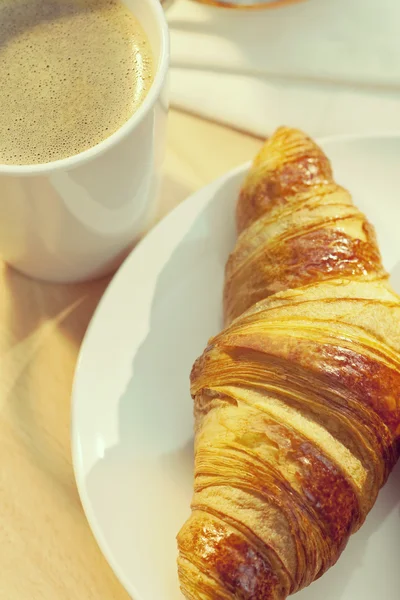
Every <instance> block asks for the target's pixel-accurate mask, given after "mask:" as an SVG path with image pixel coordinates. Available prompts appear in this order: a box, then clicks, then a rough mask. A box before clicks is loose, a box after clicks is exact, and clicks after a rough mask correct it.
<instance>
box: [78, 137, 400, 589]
mask: <svg viewBox="0 0 400 600" xmlns="http://www.w3.org/2000/svg"><path fill="white" fill-rule="evenodd" d="M378 139H385V140H387V139H398V140H399V142H400V130H396V131H390V132H388V131H379V130H378V131H372V132H368V133H362V134H346V133H341V134H335V135H328V136H323V137H316V138H315V141H316V142H317V144H319V145H321V146H325V145H330V144H334V143H337V142H344V143H347V142H354V141H362V140H378ZM251 164H252V160H249V161H247V162H244V163H242V164H240V165H239V166H237V167H235V168H233V169H230V170H228V171H226V172H225V173H224V174H223V175H221V176H219V177H217V178H215V179H213V180H212V181H211V182H210V183H208V184H206V185H204V186H201V187H200V188H198V189H197V190H195V191H194V192H192V193H191V194H189V195H188V196H187V197H186V198H185V200H183V201H182V202H181V203H180V204H178V205H177V206H176V207H175V208H174V209H173V210H171V211H170V212H169V213H168V214H167V215H165V216H164V217H163V218H162V219H161V220H160V221H159V222H158V223H156V224H155V225H154V227H153V228H152V229H151V230H150V231H149V232H148V233H147V234H146V235H145V236H144V237H143V238H142V239H141V240H140V241H139V242H138V243H137V244H136V246H135V247H134V248H133V250H132V251H131V252H130V253H129V255H128V256H127V257H126V259H125V260H124V262H123V263H122V265H121V266H120V267H119V269H118V270H117V271H116V273H115V274H114V275H113V277H112V278H111V280H110V282H109V284H108V285H107V287H106V289H105V291H104V293H103V295H102V297H101V298H100V301H99V303H98V304H97V306H96V308H95V310H94V312H93V315H92V317H91V319H90V322H89V325H88V327H87V329H86V332H85V334H84V336H83V339H82V342H81V345H80V348H79V352H78V357H77V361H76V365H75V370H74V376H73V382H72V388H71V396H70V398H71V415H70V447H71V458H72V468H73V473H74V479H75V483H76V487H77V490H78V495H79V498H80V502H81V505H82V508H83V512H84V515H85V518H86V520H87V522H88V525H89V528H90V529H91V531H92V533H93V536H94V538H95V541H96V543H97V545H98V546H99V549H100V551H101V553H102V554H103V556H104V558H105V560H106V561H107V562H108V564H109V566H110V567H111V569H112V570H113V572H114V575H115V576H116V578H117V579H118V580H119V582H120V583H121V585H122V586H123V587H124V589H125V591H126V592H127V593H128V594H129V596H130V597H132V598H133V599H134V600H143V598H142V596H141V595H140V594H139V592H138V591H137V590H136V589H135V586H134V585H132V583H131V582H130V581H128V579H127V577H126V576H125V573H124V572H123V569H121V568H120V567H119V565H118V562H117V560H116V559H115V558H114V553H113V552H112V551H111V549H110V547H109V545H108V543H107V541H106V539H105V537H104V534H103V531H102V528H101V526H100V524H99V522H98V519H97V517H96V514H95V511H94V509H93V507H92V504H91V502H90V500H89V497H88V494H87V491H86V486H85V485H84V475H83V468H82V464H81V459H80V456H79V455H80V449H79V432H78V426H77V418H76V412H77V410H78V409H77V406H78V396H79V394H78V387H79V384H80V378H81V376H82V371H83V368H84V361H85V358H86V354H87V351H88V347H89V344H90V338H91V335H92V331H93V330H94V329H95V327H97V322H98V320H99V316H100V315H101V313H102V311H103V307H104V306H105V305H106V304H107V303H108V301H109V298H110V297H111V296H112V294H114V289H115V288H116V287H117V286H118V283H119V281H120V280H122V279H123V278H124V277H125V273H127V272H129V268H130V264H131V262H132V261H134V260H135V258H134V257H135V254H136V253H137V252H138V251H139V250H140V251H143V247H146V245H148V244H150V243H151V241H152V240H153V238H154V237H156V236H157V235H158V233H159V231H162V230H163V229H165V228H167V227H168V225H169V222H170V221H173V220H176V219H179V215H180V213H181V212H184V211H185V210H188V207H190V206H192V205H195V204H196V202H198V201H199V197H201V196H202V195H203V194H204V193H207V191H208V190H209V189H210V188H213V187H219V185H220V184H222V182H223V181H227V180H230V179H232V178H234V177H236V176H238V175H240V174H243V175H244V174H245V173H246V171H248V170H249V168H250V166H251Z"/></svg>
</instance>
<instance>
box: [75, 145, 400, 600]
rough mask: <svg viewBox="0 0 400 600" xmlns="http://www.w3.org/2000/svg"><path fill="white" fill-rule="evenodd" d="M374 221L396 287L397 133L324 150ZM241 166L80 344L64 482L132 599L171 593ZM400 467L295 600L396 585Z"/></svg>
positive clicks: (166, 234)
mask: <svg viewBox="0 0 400 600" xmlns="http://www.w3.org/2000/svg"><path fill="white" fill-rule="evenodd" d="M323 145H324V147H325V150H326V151H327V153H328V155H329V157H330V158H331V159H332V162H333V166H334V171H335V175H336V178H337V181H338V182H340V183H341V184H343V185H345V186H347V187H348V188H349V189H350V190H351V192H352V193H353V196H354V200H355V202H356V204H357V206H358V207H359V208H360V209H362V210H364V211H365V212H366V213H367V215H368V216H369V218H370V220H371V221H372V222H373V223H374V224H375V226H376V228H377V231H378V237H379V242H380V247H381V250H382V253H383V258H384V263H385V265H386V267H387V269H389V270H390V271H391V272H392V274H393V280H394V284H395V286H396V287H397V290H398V291H400V242H399V225H400V218H399V216H400V135H398V136H391V137H384V136H381V137H379V136H378V137H375V138H371V137H370V138H343V137H341V138H335V139H330V140H327V141H325V142H324V144H323ZM247 168H248V165H245V166H243V167H241V168H239V169H237V170H235V171H233V172H231V173H228V174H227V175H226V176H224V177H223V178H221V179H219V180H218V181H216V182H214V183H213V184H211V185H210V186H208V187H206V188H204V189H202V190H200V191H199V192H197V193H196V194H194V195H193V196H192V197H191V198H190V199H189V200H187V201H186V202H185V203H184V204H182V205H181V206H179V207H178V208H177V209H176V210H175V211H174V212H173V213H171V214H170V215H169V216H168V217H167V218H166V219H165V220H164V221H163V222H161V223H160V224H159V225H158V226H157V227H156V228H155V229H154V230H153V231H152V232H151V233H150V234H149V235H148V236H147V237H146V238H145V239H144V241H143V242H142V243H141V244H140V245H139V246H138V247H137V248H136V250H135V251H134V252H133V253H132V254H131V255H130V257H129V258H128V259H127V260H126V262H125V263H124V265H123V266H122V268H121V269H120V271H119V272H118V273H117V275H116V276H115V278H114V280H113V281H112V283H111V284H110V286H109V288H108V290H107V291H106V293H105V295H104V297H103V299H102V301H101V303H100V305H99V308H98V309H97V311H96V314H95V316H94V318H93V320H92V323H91V325H90V327H89V330H88V332H87V335H86V338H85V340H84V343H83V346H82V350H81V353H80V358H79V362H78V367H77V371H76V377H75V383H74V390H73V418H72V446H73V460H74V468H75V475H76V480H77V484H78V488H79V492H80V495H81V499H82V503H83V506H84V509H85V512H86V515H87V518H88V520H89V523H90V525H91V527H92V530H93V532H94V535H95V536H96V538H97V541H98V543H99V545H100V547H101V549H102V551H103V552H104V554H105V556H106V558H107V559H108V561H109V563H110V564H111V566H112V568H113V569H114V571H115V573H116V574H117V576H118V577H119V579H120V580H121V582H122V583H123V585H124V586H125V588H126V589H127V591H128V593H129V594H130V595H131V596H132V597H133V598H135V600H177V599H179V598H181V594H180V592H179V588H178V580H177V574H176V565H175V561H176V542H175V536H176V533H177V531H178V530H179V528H180V526H181V525H182V523H183V522H184V520H185V518H186V517H187V516H188V514H189V503H190V499H191V493H192V462H193V455H192V400H191V398H190V394H189V373H190V368H191V365H192V362H193V360H194V359H195V358H196V356H197V355H198V354H200V353H201V352H202V350H203V348H204V346H205V344H206V342H207V339H208V337H209V336H210V335H212V334H214V333H216V332H217V331H218V330H219V328H220V326H221V290H222V282H223V273H224V265H225V262H226V259H227V256H228V253H229V251H230V250H231V249H232V247H233V245H234V241H235V228H234V206H235V202H236V199H237V195H238V191H239V187H240V184H241V182H242V180H243V177H244V174H245V172H246V171H247ZM399 510H400V469H397V472H396V474H394V475H393V476H392V479H391V482H390V483H389V484H388V485H387V486H386V487H385V489H384V490H383V491H382V493H381V496H380V498H379V501H378V503H377V504H376V506H375V508H374V510H373V511H372V513H371V514H370V516H369V518H368V520H367V523H366V524H365V525H364V527H363V528H362V529H361V531H360V532H359V533H358V534H356V535H355V536H354V537H353V538H352V539H351V541H350V543H349V545H348V547H347V549H346V551H345V553H344V554H343V556H342V558H341V560H340V561H339V564H338V565H337V566H336V567H334V568H333V569H332V570H331V571H330V572H329V573H328V574H326V575H325V576H324V577H323V578H322V579H320V580H319V581H317V582H316V583H315V584H313V585H312V586H311V587H310V588H308V589H306V590H303V591H302V592H300V593H299V595H298V596H297V597H298V599H299V600H300V599H301V600H320V599H321V598H324V600H358V599H360V600H361V599H362V600H376V598H382V599H384V600H391V599H395V598H398V593H399V590H400V568H399V560H398V557H399V552H400V515H399Z"/></svg>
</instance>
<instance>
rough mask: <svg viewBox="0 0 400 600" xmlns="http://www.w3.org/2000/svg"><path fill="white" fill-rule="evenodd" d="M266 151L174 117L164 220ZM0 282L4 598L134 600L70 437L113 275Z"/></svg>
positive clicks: (3, 270) (4, 273)
mask: <svg viewBox="0 0 400 600" xmlns="http://www.w3.org/2000/svg"><path fill="white" fill-rule="evenodd" d="M260 145H261V142H260V140H256V139H254V138H251V137H249V136H246V135H244V134H241V133H238V132H235V131H232V130H229V129H226V128H224V127H220V126H218V125H216V124H213V123H208V122H205V121H203V120H201V119H197V118H195V117H192V116H189V115H185V114H182V113H178V112H174V111H171V113H170V119H169V132H168V149H167V156H166V161H165V177H164V182H163V189H162V194H161V199H160V207H159V217H160V218H161V217H162V216H164V215H165V214H166V213H168V212H169V211H170V210H171V209H172V208H173V207H174V206H176V205H177V204H178V203H179V202H181V201H182V200H184V199H185V198H186V196H188V195H189V194H190V193H191V192H193V191H194V190H196V189H198V188H199V187H201V186H203V185H204V184H206V183H208V182H210V181H212V180H213V179H215V177H217V176H219V175H221V174H222V173H224V172H225V171H227V170H228V169H231V168H232V167H234V166H236V165H239V164H240V163H242V162H244V161H246V160H248V159H250V158H252V157H253V155H254V154H255V152H256V151H257V150H258V149H259V147H260ZM0 277H1V283H0V408H1V414H0V451H1V458H0V600H72V599H74V600H92V599H93V600H94V599H96V600H99V599H103V598H104V599H107V600H110V599H117V600H124V599H127V598H128V595H127V594H126V592H125V591H124V590H123V588H122V586H121V585H120V584H119V582H118V581H117V579H116V577H115V576H114V575H113V573H112V571H111V569H110V567H109V566H108V565H107V563H106V561H105V559H104V558H103V557H102V554H101V552H100V550H99V549H98V547H97V544H96V542H95V540H94V538H93V536H92V534H91V531H90V529H89V526H88V524H87V522H86V519H85V516H84V513H83V510H82V507H81V504H80V501H79V497H78V492H77V490H76V487H75V483H74V475H73V471H72V464H71V453H70V437H69V425H70V393H71V384H72V379H73V374H74V368H75V363H76V359H77V355H78V351H79V346H80V343H81V341H82V338H83V335H84V333H85V330H86V327H87V325H88V323H89V321H90V318H91V316H92V314H93V311H94V309H95V307H96V305H97V303H98V301H99V299H100V297H101V295H102V293H103V291H104V289H105V288H106V286H107V284H108V281H109V279H107V280H101V281H97V282H92V283H87V284H79V285H72V286H62V285H50V284H42V283H38V282H34V281H32V280H29V279H28V278H26V277H24V276H22V275H20V274H18V273H16V272H15V271H13V270H12V269H10V268H7V267H6V266H5V265H1V266H0Z"/></svg>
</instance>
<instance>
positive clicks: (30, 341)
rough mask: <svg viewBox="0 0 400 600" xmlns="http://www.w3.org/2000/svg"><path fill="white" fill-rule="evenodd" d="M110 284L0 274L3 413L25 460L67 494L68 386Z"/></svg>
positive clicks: (69, 473) (69, 471)
mask: <svg viewBox="0 0 400 600" xmlns="http://www.w3.org/2000/svg"><path fill="white" fill-rule="evenodd" d="M108 281H109V278H104V279H102V280H98V281H93V282H91V283H82V284H76V285H61V284H50V283H42V282H38V281H34V280H32V279H30V278H28V277H26V276H24V275H22V274H20V273H18V272H17V271H15V270H14V269H12V268H10V267H5V271H4V272H3V277H2V291H1V296H2V298H3V302H2V315H3V319H4V321H5V323H6V327H7V338H6V341H5V345H3V356H2V368H3V369H4V372H5V373H6V381H7V387H6V389H4V390H3V393H4V394H5V397H4V398H3V402H4V410H5V411H6V413H3V416H6V417H8V418H9V419H10V423H11V426H12V428H13V434H12V435H13V436H14V437H15V439H18V444H19V446H20V447H21V448H22V449H24V451H25V452H26V455H27V456H28V457H29V460H31V461H33V462H35V463H37V464H38V465H40V468H41V469H43V470H44V471H45V472H46V473H47V474H48V475H49V476H51V477H52V478H53V479H54V481H58V482H59V483H60V484H61V485H63V486H64V487H65V491H66V492H67V493H69V494H73V495H76V491H75V487H74V486H73V472H72V467H71V460H70V442H69V440H70V434H69V423H70V388H71V384H72V378H73V372H74V367H75V360H76V355H77V352H78V349H79V346H80V343H81V341H82V338H83V336H84V334H85V331H86V328H87V325H88V323H89V321H90V319H91V317H92V314H93V312H94V310H95V308H96V306H97V304H98V302H99V300H100V298H101V296H102V294H103V292H104V290H105V288H106V286H107V284H108ZM47 370H48V376H47V374H46V371H47Z"/></svg>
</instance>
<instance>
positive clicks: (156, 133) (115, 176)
mask: <svg viewBox="0 0 400 600" xmlns="http://www.w3.org/2000/svg"><path fill="white" fill-rule="evenodd" d="M124 2H125V4H126V5H127V6H128V8H129V9H130V10H132V12H133V14H134V15H135V16H136V17H137V19H138V20H139V21H140V23H141V24H142V26H143V28H144V30H145V31H146V33H147V35H148V38H149V41H150V44H151V47H152V50H153V54H154V59H155V65H156V71H155V78H154V82H153V84H152V87H151V88H150V90H149V93H148V94H147V96H146V98H145V99H144V101H143V103H142V105H141V106H140V107H139V109H138V110H137V111H136V112H135V114H134V115H133V116H132V117H131V118H130V119H129V121H127V122H126V123H125V124H124V125H123V126H122V127H121V128H120V129H119V130H118V131H117V132H116V133H114V134H113V135H111V136H110V137H109V138H107V139H106V140H104V141H103V142H101V143H100V144H98V145H96V146H94V147H93V148H90V149H89V150H86V151H85V152H82V153H80V154H77V155H76V156H72V157H70V158H66V159H62V160H58V161H55V162H51V163H47V164H42V165H29V166H18V165H15V166H14V165H1V164H0V256H1V258H2V259H4V260H5V261H6V262H7V263H8V264H10V265H12V266H13V267H15V268H16V269H18V270H19V271H21V272H23V273H25V274H27V275H30V276H31V277H35V278H38V279H42V280H47V281H58V282H73V281H82V280H85V279H91V278H95V277H100V276H102V275H105V274H107V273H109V272H112V271H113V270H114V269H115V268H116V267H117V266H118V265H119V264H120V262H121V261H122V259H123V258H124V257H125V256H126V254H127V253H128V252H129V250H130V249H131V247H132V246H133V244H134V243H135V241H136V240H137V239H138V238H139V236H140V235H141V234H142V233H143V232H144V231H145V230H146V229H147V227H148V225H149V224H150V222H151V219H152V217H153V213H154V206H155V199H156V196H157V192H158V186H159V181H160V170H161V163H162V159H163V154H164V147H165V129H166V118H167V111H168V102H167V89H166V88H167V76H168V64H169V37H168V27H167V24H166V21H165V17H164V12H163V9H162V7H161V4H160V0H124ZM44 118H45V117H44Z"/></svg>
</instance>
